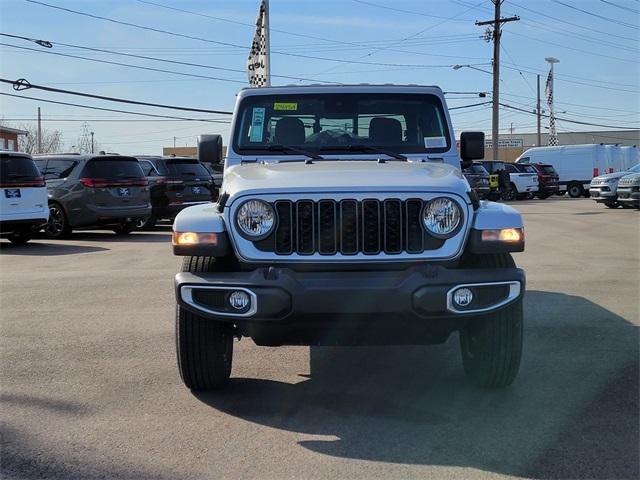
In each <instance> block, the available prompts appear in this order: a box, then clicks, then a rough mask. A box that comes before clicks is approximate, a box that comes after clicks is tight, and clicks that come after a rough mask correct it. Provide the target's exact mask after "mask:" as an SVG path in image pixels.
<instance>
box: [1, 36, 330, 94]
mask: <svg viewBox="0 0 640 480" xmlns="http://www.w3.org/2000/svg"><path fill="white" fill-rule="evenodd" d="M0 36H3V37H11V38H20V39H23V40H28V41H33V39H31V38H28V37H22V36H19V35H10V34H8V33H0ZM39 41H42V40H39ZM47 43H49V45H52V46H54V45H63V46H65V47H72V48H78V49H82V50H89V51H92V52H102V53H108V54H111V55H121V56H124V57H132V58H140V59H143V60H153V61H156V62H163V63H171V64H174V65H184V66H188V67H198V68H208V69H213V70H223V71H227V72H235V73H246V72H245V71H244V70H239V69H236V68H226V67H216V66H213V65H203V64H199V63H190V62H180V61H178V60H167V59H164V58H157V57H149V56H146V55H135V54H132V53H121V52H115V51H113V50H106V49H102V48H93V47H85V46H82V45H73V44H70V43H62V42H50V41H47ZM0 45H4V44H0ZM38 51H40V50H38ZM40 52H44V53H52V52H47V51H46V50H44V51H40ZM60 55H61V54H60ZM93 60H96V59H93ZM171 73H175V72H171ZM273 76H274V77H278V78H288V79H291V80H306V81H311V82H321V83H333V82H327V81H322V80H315V79H309V78H302V77H291V76H288V75H273ZM211 79H212V80H215V78H214V77H211ZM218 80H222V81H228V82H234V83H242V84H246V82H244V81H239V80H232V79H226V78H219V79H218Z"/></svg>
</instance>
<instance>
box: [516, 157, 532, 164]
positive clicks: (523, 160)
mask: <svg viewBox="0 0 640 480" xmlns="http://www.w3.org/2000/svg"><path fill="white" fill-rule="evenodd" d="M518 163H530V162H529V157H522V158H521V159H519V160H518Z"/></svg>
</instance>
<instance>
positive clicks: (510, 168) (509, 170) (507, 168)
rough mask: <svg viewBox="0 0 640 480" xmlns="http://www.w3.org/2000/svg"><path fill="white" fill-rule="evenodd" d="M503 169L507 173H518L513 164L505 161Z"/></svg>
mask: <svg viewBox="0 0 640 480" xmlns="http://www.w3.org/2000/svg"><path fill="white" fill-rule="evenodd" d="M504 170H505V171H506V172H507V173H518V169H517V168H516V167H514V166H513V165H511V164H510V163H505V164H504Z"/></svg>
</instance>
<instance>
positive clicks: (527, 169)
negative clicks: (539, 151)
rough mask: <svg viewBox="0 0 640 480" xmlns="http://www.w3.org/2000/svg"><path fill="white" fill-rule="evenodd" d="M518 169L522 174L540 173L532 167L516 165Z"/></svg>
mask: <svg viewBox="0 0 640 480" xmlns="http://www.w3.org/2000/svg"><path fill="white" fill-rule="evenodd" d="M516 168H517V169H518V170H519V171H520V172H522V173H538V172H536V169H535V168H533V167H532V166H530V165H519V164H517V163H516Z"/></svg>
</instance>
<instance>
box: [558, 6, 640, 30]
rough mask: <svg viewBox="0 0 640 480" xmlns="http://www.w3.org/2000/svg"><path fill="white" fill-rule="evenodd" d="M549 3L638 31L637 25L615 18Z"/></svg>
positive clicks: (574, 7)
mask: <svg viewBox="0 0 640 480" xmlns="http://www.w3.org/2000/svg"><path fill="white" fill-rule="evenodd" d="M551 1H552V2H553V3H557V4H558V5H562V6H565V7H567V8H570V9H572V10H576V11H578V12H582V13H584V14H586V15H591V16H592V17H596V18H599V19H600V20H605V21H607V22H611V23H615V24H616V25H622V26H623V27H627V28H633V29H634V30H640V28H638V26H637V25H633V24H631V23H626V22H622V21H620V20H616V19H615V18H609V17H605V16H604V15H599V14H597V13H593V12H590V11H588V10H583V9H581V8H578V7H576V6H574V5H569V4H567V3H564V2H561V1H560V0H551Z"/></svg>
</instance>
